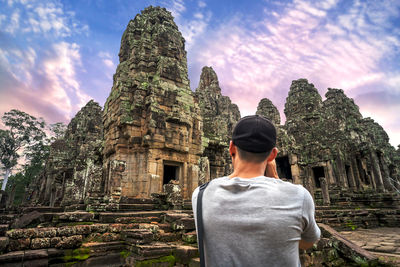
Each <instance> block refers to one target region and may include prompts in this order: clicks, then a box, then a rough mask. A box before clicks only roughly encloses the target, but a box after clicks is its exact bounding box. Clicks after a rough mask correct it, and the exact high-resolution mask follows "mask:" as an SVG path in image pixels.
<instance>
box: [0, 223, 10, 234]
mask: <svg viewBox="0 0 400 267" xmlns="http://www.w3.org/2000/svg"><path fill="white" fill-rule="evenodd" d="M7 230H8V224H0V236H4V235H5V234H6V232H7Z"/></svg>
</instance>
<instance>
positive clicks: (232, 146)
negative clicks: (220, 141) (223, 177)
mask: <svg viewBox="0 0 400 267" xmlns="http://www.w3.org/2000/svg"><path fill="white" fill-rule="evenodd" d="M229 154H230V155H231V157H233V155H236V154H237V149H236V146H235V144H233V142H232V140H231V141H230V142H229Z"/></svg>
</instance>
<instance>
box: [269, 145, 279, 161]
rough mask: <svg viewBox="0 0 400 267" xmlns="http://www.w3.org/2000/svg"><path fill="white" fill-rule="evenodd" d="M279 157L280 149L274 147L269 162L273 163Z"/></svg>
mask: <svg viewBox="0 0 400 267" xmlns="http://www.w3.org/2000/svg"><path fill="white" fill-rule="evenodd" d="M277 155H278V149H277V148H276V147H274V148H273V149H272V150H271V153H270V154H269V156H268V159H267V162H270V161H273V160H274V159H275V158H276V156H277Z"/></svg>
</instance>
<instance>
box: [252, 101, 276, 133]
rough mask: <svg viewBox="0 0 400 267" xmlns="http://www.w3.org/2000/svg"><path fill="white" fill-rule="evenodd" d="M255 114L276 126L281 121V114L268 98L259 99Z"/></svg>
mask: <svg viewBox="0 0 400 267" xmlns="http://www.w3.org/2000/svg"><path fill="white" fill-rule="evenodd" d="M256 114H257V115H262V116H264V117H266V118H267V119H269V120H270V121H271V122H272V123H273V124H274V125H275V126H278V125H279V124H280V123H281V115H280V114H279V111H278V109H277V108H276V107H275V105H274V104H272V102H271V100H269V99H268V98H263V99H261V100H260V102H259V103H258V106H257V112H256Z"/></svg>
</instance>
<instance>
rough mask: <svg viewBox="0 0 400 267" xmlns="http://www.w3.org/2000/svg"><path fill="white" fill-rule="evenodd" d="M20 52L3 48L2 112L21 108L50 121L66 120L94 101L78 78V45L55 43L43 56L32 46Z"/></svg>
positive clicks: (0, 56)
mask: <svg viewBox="0 0 400 267" xmlns="http://www.w3.org/2000/svg"><path fill="white" fill-rule="evenodd" d="M11 51H12V50H11ZM17 51H19V52H16V53H10V52H8V51H5V50H3V49H0V69H2V71H1V73H2V75H1V76H2V77H1V81H2V87H1V90H0V99H1V102H2V104H1V106H0V113H1V114H3V113H4V112H6V111H9V110H10V109H13V108H17V109H21V110H23V111H25V112H28V113H30V114H32V115H34V116H39V117H44V118H45V119H46V120H48V121H49V122H55V121H64V122H66V121H68V120H69V119H70V118H71V117H72V116H74V115H75V113H76V112H77V111H78V110H79V109H80V108H81V107H82V106H84V105H85V104H86V103H87V102H88V101H89V100H90V97H89V96H88V95H87V94H86V93H84V92H83V91H82V90H81V88H80V85H79V82H78V80H77V77H76V74H77V69H79V70H81V69H80V68H81V61H80V60H81V57H80V52H79V46H78V45H76V44H74V43H72V44H70V43H66V42H60V43H55V44H53V45H52V47H51V48H50V49H49V50H48V51H47V53H46V55H44V56H43V57H41V58H38V56H37V55H36V53H35V52H34V51H33V49H32V48H27V49H26V50H17ZM11 62H15V64H12V63H11Z"/></svg>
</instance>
